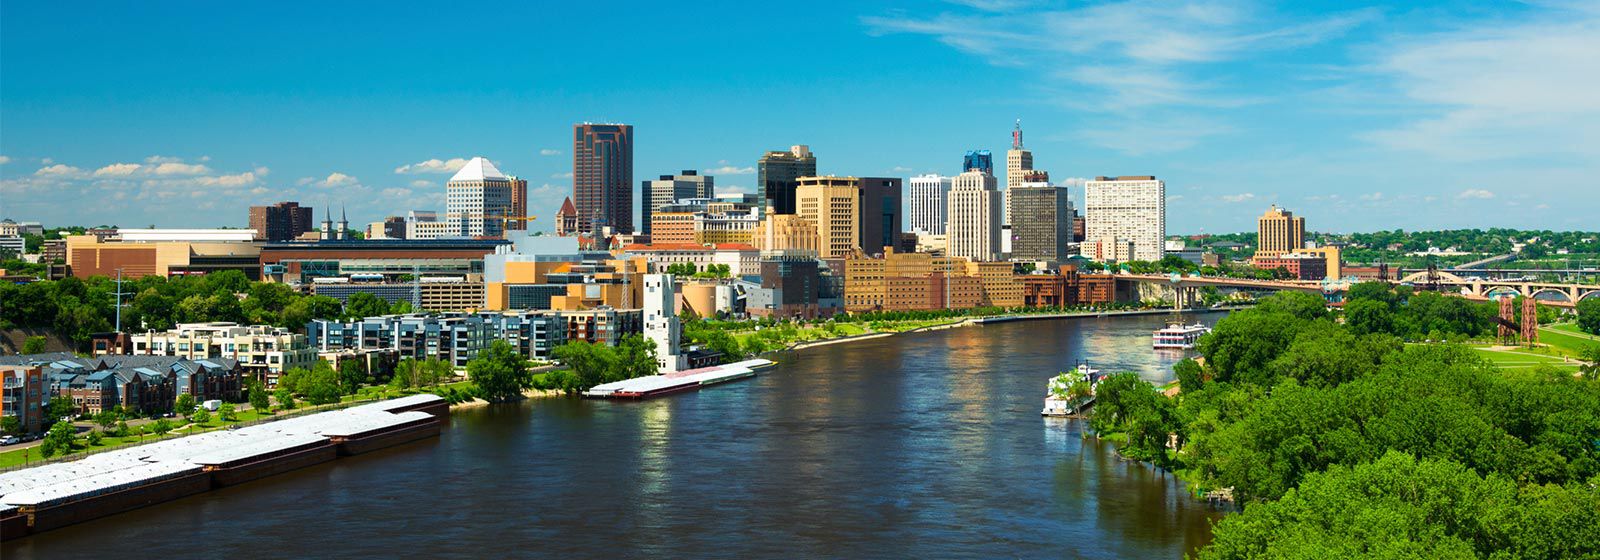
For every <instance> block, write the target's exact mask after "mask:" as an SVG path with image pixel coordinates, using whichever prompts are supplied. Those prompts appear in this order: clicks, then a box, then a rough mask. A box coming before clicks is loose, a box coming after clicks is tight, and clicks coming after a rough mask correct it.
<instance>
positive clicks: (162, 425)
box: [150, 418, 175, 436]
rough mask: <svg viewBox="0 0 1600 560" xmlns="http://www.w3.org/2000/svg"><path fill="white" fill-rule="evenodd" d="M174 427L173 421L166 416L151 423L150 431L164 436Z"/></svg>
mask: <svg viewBox="0 0 1600 560" xmlns="http://www.w3.org/2000/svg"><path fill="white" fill-rule="evenodd" d="M174 427H175V426H173V425H172V422H168V421H167V419H166V418H162V419H160V420H156V421H155V422H153V423H151V424H150V433H153V434H155V435H157V436H164V435H167V433H168V432H171V431H172V429H173V428H174Z"/></svg>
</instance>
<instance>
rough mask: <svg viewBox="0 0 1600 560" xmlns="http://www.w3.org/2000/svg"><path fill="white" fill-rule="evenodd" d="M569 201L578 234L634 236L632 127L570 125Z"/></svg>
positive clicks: (622, 125)
mask: <svg viewBox="0 0 1600 560" xmlns="http://www.w3.org/2000/svg"><path fill="white" fill-rule="evenodd" d="M572 202H573V205H574V206H576V208H577V210H578V231H580V232H583V233H588V232H591V231H594V229H595V228H596V226H611V227H612V228H615V229H616V231H617V232H618V233H633V125H627V124H591V123H583V124H577V125H573V126H572Z"/></svg>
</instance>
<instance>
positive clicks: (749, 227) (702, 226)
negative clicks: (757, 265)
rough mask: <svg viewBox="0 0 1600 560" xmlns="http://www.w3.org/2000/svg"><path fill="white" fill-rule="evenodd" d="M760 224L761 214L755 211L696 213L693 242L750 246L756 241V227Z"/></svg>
mask: <svg viewBox="0 0 1600 560" xmlns="http://www.w3.org/2000/svg"><path fill="white" fill-rule="evenodd" d="M760 223H761V214H760V213H759V212H756V211H754V210H747V211H742V212H701V213H696V214H694V222H693V225H692V227H693V230H694V233H693V240H692V242H693V243H695V244H696V245H720V244H725V243H739V244H744V245H749V244H750V243H751V242H752V241H753V240H754V235H755V231H756V225H757V224H760Z"/></svg>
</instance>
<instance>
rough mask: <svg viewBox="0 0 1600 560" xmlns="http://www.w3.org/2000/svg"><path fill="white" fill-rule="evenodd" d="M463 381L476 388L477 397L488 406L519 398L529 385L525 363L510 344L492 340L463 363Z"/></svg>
mask: <svg viewBox="0 0 1600 560" xmlns="http://www.w3.org/2000/svg"><path fill="white" fill-rule="evenodd" d="M467 377H468V378H470V379H471V380H472V384H473V385H476V386H477V387H478V395H479V396H481V397H483V399H484V400H487V401H489V402H504V401H509V400H513V399H517V398H520V397H522V391H523V390H525V389H529V388H531V387H532V385H533V376H532V374H530V373H529V372H528V360H527V359H526V358H524V357H522V355H521V354H518V353H517V351H516V350H515V349H514V348H512V347H511V344H510V343H507V342H506V341H504V340H496V341H494V342H493V343H491V344H490V345H489V347H488V348H485V349H483V350H480V351H479V352H478V356H477V357H476V358H473V359H472V361H470V362H467Z"/></svg>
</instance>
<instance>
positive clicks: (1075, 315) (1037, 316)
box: [761, 307, 1240, 356]
mask: <svg viewBox="0 0 1600 560" xmlns="http://www.w3.org/2000/svg"><path fill="white" fill-rule="evenodd" d="M1236 309H1240V308H1237V307H1226V308H1216V309H1213V308H1205V309H1185V310H1183V311H1182V313H1220V312H1227V311H1233V310H1236ZM1171 313H1173V311H1172V310H1171V309H1131V310H1120V311H1073V312H1067V313H1021V314H1015V315H991V316H987V317H961V318H954V319H952V320H950V321H948V322H943V323H938V324H933V325H925V326H919V327H915V328H911V329H907V330H903V331H890V332H868V333H865V334H858V335H852V336H843V337H839V338H828V339H822V340H806V341H800V342H796V343H793V344H790V345H788V346H786V347H784V348H782V349H779V350H772V351H768V352H763V353H762V354H761V355H763V356H768V355H776V354H781V353H783V352H794V351H799V350H805V349H807V348H816V347H819V346H829V345H833V344H843V343H847V342H860V341H864V340H873V339H878V338H884V337H888V336H895V335H903V334H912V333H925V332H933V331H939V330H944V329H954V328H962V327H972V326H983V325H989V324H997V323H1008V322H1013V321H1045V320H1055V319H1083V318H1096V317H1126V316H1139V315H1167V314H1171Z"/></svg>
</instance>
